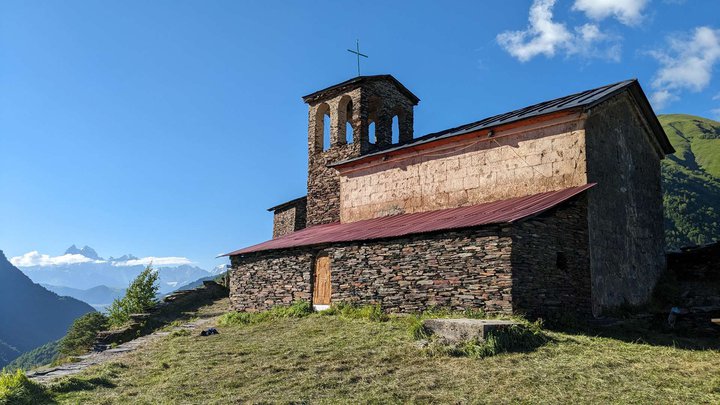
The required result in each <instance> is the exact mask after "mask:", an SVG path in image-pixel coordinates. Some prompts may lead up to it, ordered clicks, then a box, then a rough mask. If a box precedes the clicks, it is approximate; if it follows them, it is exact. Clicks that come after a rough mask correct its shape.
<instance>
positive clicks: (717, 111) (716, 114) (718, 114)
mask: <svg viewBox="0 0 720 405" xmlns="http://www.w3.org/2000/svg"><path fill="white" fill-rule="evenodd" d="M710 112H711V113H712V114H713V118H714V119H716V120H718V121H720V108H713V109H712V110H710Z"/></svg>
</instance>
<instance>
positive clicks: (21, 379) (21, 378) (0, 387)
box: [0, 370, 52, 405]
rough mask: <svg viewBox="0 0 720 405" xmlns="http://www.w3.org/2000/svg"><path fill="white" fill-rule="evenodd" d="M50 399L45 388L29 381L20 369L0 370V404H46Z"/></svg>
mask: <svg viewBox="0 0 720 405" xmlns="http://www.w3.org/2000/svg"><path fill="white" fill-rule="evenodd" d="M51 401H52V400H51V398H50V396H49V395H48V393H47V392H46V391H45V389H44V388H43V387H42V386H41V385H40V384H38V383H35V382H33V381H30V380H29V379H28V378H27V377H26V376H25V373H23V372H22V370H17V371H15V372H14V373H9V372H0V404H1V405H5V404H13V405H14V404H17V405H24V404H29V405H30V404H46V403H50V402H51Z"/></svg>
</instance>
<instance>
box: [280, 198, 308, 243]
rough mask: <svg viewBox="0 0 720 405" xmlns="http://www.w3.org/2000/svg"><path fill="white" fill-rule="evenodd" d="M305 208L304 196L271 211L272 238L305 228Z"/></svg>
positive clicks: (305, 200)
mask: <svg viewBox="0 0 720 405" xmlns="http://www.w3.org/2000/svg"><path fill="white" fill-rule="evenodd" d="M306 208H307V199H306V198H300V199H297V200H294V201H292V202H291V203H287V204H283V205H282V206H281V207H279V208H276V209H275V211H274V212H273V238H278V237H280V236H284V235H287V234H290V233H293V232H295V231H298V230H300V229H303V228H305V225H306V220H307V218H306V212H307V211H306Z"/></svg>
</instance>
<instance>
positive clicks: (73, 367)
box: [27, 305, 222, 383]
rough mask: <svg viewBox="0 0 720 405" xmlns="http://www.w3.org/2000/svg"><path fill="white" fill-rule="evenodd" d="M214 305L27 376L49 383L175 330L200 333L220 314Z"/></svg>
mask: <svg viewBox="0 0 720 405" xmlns="http://www.w3.org/2000/svg"><path fill="white" fill-rule="evenodd" d="M213 307H215V306H214V305H213V306H211V307H209V308H207V309H206V310H201V311H199V312H198V313H197V314H195V315H196V316H197V317H198V318H196V319H193V320H192V321H188V322H187V323H183V324H181V325H180V326H178V327H175V328H172V329H166V330H162V331H157V332H153V333H151V334H149V335H146V336H142V337H139V338H137V339H135V340H131V341H129V342H125V343H123V344H121V345H118V346H117V347H115V348H113V349H108V350H105V351H103V352H91V353H88V354H86V355H84V356H78V359H79V361H77V362H74V363H67V364H62V365H59V366H55V367H44V368H39V369H36V370H33V371H31V372H28V374H27V377H28V378H29V379H31V380H33V381H36V382H39V383H49V382H52V381H54V380H55V379H57V378H61V377H66V376H71V375H74V374H77V373H80V372H81V371H83V370H85V369H87V368H88V367H92V366H95V365H98V364H103V363H106V362H109V361H116V360H119V359H121V358H122V357H123V356H125V355H127V353H131V352H134V351H135V350H137V349H138V348H141V347H145V346H147V345H148V344H150V343H152V342H154V341H156V340H158V339H162V338H163V337H165V336H167V335H169V334H171V333H172V332H174V331H176V330H181V329H187V330H190V331H191V332H192V333H200V330H201V329H204V328H206V327H210V326H214V325H215V321H216V320H217V317H218V316H219V315H221V314H222V311H220V312H218V311H213V309H215V308H213Z"/></svg>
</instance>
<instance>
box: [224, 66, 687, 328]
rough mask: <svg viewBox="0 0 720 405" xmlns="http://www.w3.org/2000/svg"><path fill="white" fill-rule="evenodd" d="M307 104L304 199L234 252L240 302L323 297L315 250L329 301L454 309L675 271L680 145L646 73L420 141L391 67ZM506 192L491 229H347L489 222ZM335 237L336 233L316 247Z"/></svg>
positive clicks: (581, 299)
mask: <svg viewBox="0 0 720 405" xmlns="http://www.w3.org/2000/svg"><path fill="white" fill-rule="evenodd" d="M304 100H305V102H307V103H308V105H309V119H308V153H309V155H308V184H307V189H308V195H307V198H306V199H305V198H300V199H296V200H293V201H290V202H288V203H284V204H281V205H279V206H277V207H274V208H271V209H270V210H271V211H273V212H274V214H275V224H274V230H273V240H270V241H267V242H264V243H262V244H259V245H256V246H252V247H249V248H245V249H241V250H238V251H235V252H232V253H229V254H228V256H230V259H231V265H232V272H231V276H230V277H231V280H230V281H231V282H230V298H231V303H232V306H233V308H234V309H236V310H239V311H260V310H266V309H268V308H271V307H273V306H276V305H288V304H290V303H292V302H294V301H298V300H307V301H313V299H314V291H313V289H314V288H315V285H316V284H315V281H316V280H315V271H316V265H317V263H319V262H320V261H319V260H318V258H319V257H322V258H323V259H322V261H323V263H325V262H326V259H325V257H327V258H328V259H327V261H329V268H330V281H329V284H330V292H329V296H330V302H331V303H338V302H352V303H357V304H379V305H380V306H381V307H382V309H383V310H385V311H388V312H394V313H412V312H418V311H423V310H426V309H428V308H431V307H444V308H450V309H453V310H464V309H480V310H484V311H486V312H488V313H503V314H518V313H520V314H526V315H528V316H530V317H543V318H549V319H552V318H557V317H564V316H567V315H571V316H572V315H577V316H581V317H582V316H592V315H595V316H597V315H600V314H601V313H602V312H603V311H604V310H607V309H609V308H614V307H617V306H620V305H623V304H632V305H638V304H642V303H643V302H645V301H647V299H649V297H650V294H651V292H652V289H653V287H654V285H655V282H656V280H657V278H658V277H659V275H660V274H661V272H662V271H663V269H664V268H665V265H666V263H665V255H664V239H663V238H664V232H663V215H662V190H661V187H660V160H661V159H663V158H664V156H665V154H667V153H672V152H674V150H673V149H672V146H671V145H670V143H669V141H668V140H667V136H666V135H665V133H664V132H663V130H662V127H661V126H660V124H659V122H658V121H657V117H656V116H655V115H654V113H653V112H652V109H651V107H650V104H649V102H648V101H647V98H646V97H645V95H644V93H643V91H642V89H641V88H640V86H639V84H638V83H637V81H636V80H629V81H625V82H620V83H616V84H613V85H608V86H603V87H600V88H598V89H593V90H588V91H585V92H581V93H577V94H574V95H570V96H566V97H562V98H560V99H555V100H550V101H547V102H544V103H540V104H537V105H534V106H530V107H526V108H524V109H521V110H517V111H513V112H510V113H507V114H502V115H499V116H495V117H490V118H487V119H485V120H481V121H478V122H476V123H471V124H467V125H464V126H461V127H457V128H453V129H450V130H446V131H441V132H439V133H435V134H428V135H426V136H423V137H420V138H413V135H412V119H413V107H414V106H415V105H416V104H417V103H418V101H419V99H418V98H417V97H416V96H414V95H413V94H412V93H410V92H409V91H408V90H407V89H406V88H405V87H404V86H402V84H400V83H399V82H398V81H397V80H396V79H394V78H392V76H389V75H384V76H367V77H359V78H356V79H352V80H349V81H347V82H343V83H341V84H339V85H336V86H331V87H329V88H327V89H324V90H321V91H318V92H315V93H313V94H310V95H308V96H305V97H304ZM326 115H327V116H329V122H330V126H331V127H330V129H329V134H330V142H329V144H327V145H326V144H324V141H323V133H324V132H325V130H326V128H324V125H325V124H324V123H323V121H324V118H325V116H326ZM393 117H397V118H398V122H399V136H398V138H399V143H393V142H392V138H393V135H392V129H391V126H390V123H391V122H392V118H393ZM348 124H349V127H350V128H352V133H350V132H348V131H347V130H346V127H348ZM371 124H375V125H374V126H375V127H376V130H375V133H374V134H373V133H372V131H371ZM572 189H582V190H583V191H582V192H580V193H579V194H572V197H571V198H569V199H566V198H562V199H559V200H557V201H554V202H552V203H551V204H546V205H544V206H543V208H542V209H539V210H537V211H532V210H531V212H528V211H523V209H521V207H514V206H508V205H507V204H508V203H507V202H511V204H516V203H515V201H521V200H523V198H526V197H537V196H541V195H543V196H545V195H546V194H544V193H551V194H552V193H562V192H565V191H567V190H572ZM539 198H540V200H542V199H547V198H551V197H547V196H545V197H539ZM497 202H506V203H505V205H504V208H502V210H505V211H507V212H510V213H511V214H508V215H505V216H504V218H505V219H503V220H502V221H496V222H492V221H488V222H480V223H482V224H483V225H482V226H455V227H454V228H445V227H443V226H442V224H440V225H439V226H438V227H437V228H433V229H432V230H427V229H425V228H423V229H425V230H424V231H422V232H416V233H414V234H413V233H412V232H410V233H402V232H398V233H392V232H390V233H388V234H389V235H395V236H392V237H376V238H356V239H352V238H351V239H348V238H347V232H350V231H348V229H350V227H348V226H346V225H352V224H360V225H362V226H365V225H364V224H366V223H367V224H368V225H367V226H368V227H370V229H371V230H372V229H374V228H373V227H377V226H379V225H378V223H379V222H372V221H376V220H381V221H382V220H383V219H387V218H390V219H391V221H386V222H382V223H383V224H385V225H382V226H383V227H384V226H390V227H394V228H395V230H398V229H400V230H402V228H403V227H404V226H407V224H405V223H403V221H404V220H405V219H406V218H410V216H412V215H416V214H425V213H430V214H431V213H438V212H441V211H443V210H453V209H456V208H458V207H471V208H477V210H476V211H473V212H481V211H482V212H483V214H482V215H486V216H490V217H493V216H495V214H494V213H493V211H492V210H493V209H495V208H493V207H494V205H493V204H495V203H497ZM518 204H520V203H518ZM501 205H502V204H501ZM541 205H542V204H541ZM482 207H485V208H482ZM487 207H490V208H487ZM488 210H489V211H488ZM508 210H509V211H508ZM514 210H515V211H514ZM507 212H506V214H507ZM515 214H518V215H517V216H513V215H515ZM470 215H471V216H472V215H476V214H470ZM477 215H480V214H477ZM501 216H502V215H501ZM393 218H394V219H393ZM508 218H511V219H508ZM460 222H462V221H460ZM387 224H389V225H387ZM415 225H417V224H415ZM357 228H358V227H357V226H356V227H354V228H352V229H355V230H354V231H352V232H357ZM333 230H334V231H333ZM333 232H335V233H334V234H333ZM328 233H330V234H332V236H334V237H335V236H336V237H337V238H336V239H332V238H330V239H328V238H327V237H325V239H322V242H319V243H314V242H313V238H317V237H318V236H323V235H325V236H327V234H328ZM320 295H322V296H325V294H317V296H320ZM314 304H319V303H315V302H314Z"/></svg>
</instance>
